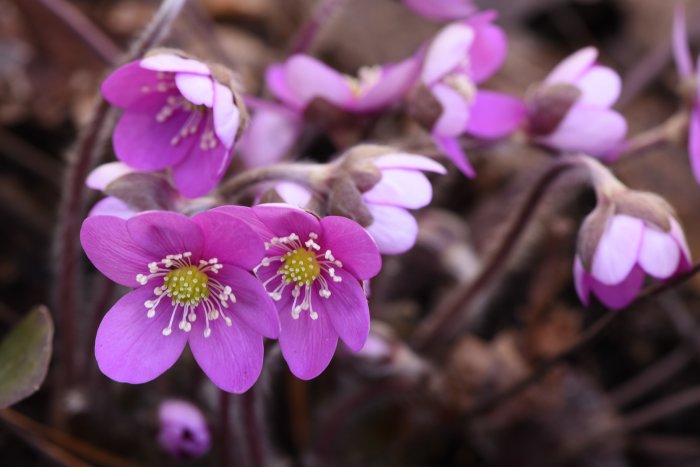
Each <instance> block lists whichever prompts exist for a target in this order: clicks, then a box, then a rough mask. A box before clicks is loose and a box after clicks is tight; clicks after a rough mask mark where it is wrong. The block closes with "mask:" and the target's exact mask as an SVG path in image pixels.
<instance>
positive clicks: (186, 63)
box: [139, 54, 211, 75]
mask: <svg viewBox="0 0 700 467" xmlns="http://www.w3.org/2000/svg"><path fill="white" fill-rule="evenodd" d="M139 63H140V65H141V67H143V68H145V69H147V70H153V71H166V72H171V73H195V74H200V75H210V74H211V72H210V71H209V67H208V66H206V65H205V64H204V63H202V62H200V61H197V60H192V59H189V58H182V57H178V56H177V55H171V54H158V55H151V56H149V57H146V58H144V59H142V60H141V62H139Z"/></svg>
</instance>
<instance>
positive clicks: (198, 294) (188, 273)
mask: <svg viewBox="0 0 700 467" xmlns="http://www.w3.org/2000/svg"><path fill="white" fill-rule="evenodd" d="M208 283H209V277H208V276H207V275H206V274H205V273H204V272H202V271H201V270H200V269H199V268H198V267H197V266H185V267H181V268H178V269H173V270H172V271H170V272H169V273H168V274H166V276H165V278H164V279H163V288H165V290H167V293H168V295H169V296H171V297H172V301H173V303H179V304H180V305H191V306H197V305H198V304H199V302H200V301H201V300H202V299H208V298H209V287H208Z"/></svg>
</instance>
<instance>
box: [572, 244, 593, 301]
mask: <svg viewBox="0 0 700 467" xmlns="http://www.w3.org/2000/svg"><path fill="white" fill-rule="evenodd" d="M574 286H575V287H576V293H577V294H578V298H580V299H581V302H582V303H583V304H584V305H586V306H588V303H589V295H590V293H591V289H590V287H589V285H588V273H587V272H586V271H585V269H583V263H581V258H579V257H578V255H577V256H576V258H575V259H574Z"/></svg>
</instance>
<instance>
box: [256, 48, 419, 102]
mask: <svg viewBox="0 0 700 467" xmlns="http://www.w3.org/2000/svg"><path fill="white" fill-rule="evenodd" d="M419 65H420V62H419V61H418V60H416V59H415V58H413V57H410V58H408V59H406V60H404V61H402V62H400V63H396V64H389V65H377V66H372V67H363V68H361V69H360V70H359V73H358V77H352V76H348V75H344V74H342V73H339V72H338V71H336V70H334V69H333V68H331V67H329V66H328V65H326V64H324V63H323V62H320V61H319V60H317V59H315V58H313V57H310V56H308V55H301V54H298V55H292V56H291V57H289V58H288V59H287V61H286V62H284V63H282V64H278V65H273V66H271V67H269V68H268V70H267V74H266V76H265V78H266V82H267V86H268V88H269V89H270V91H271V92H272V94H274V96H275V97H276V98H278V99H279V100H280V101H282V102H283V103H284V104H285V105H287V106H288V107H289V108H291V109H294V110H296V111H297V112H300V113H301V112H303V111H304V110H305V109H306V108H307V106H308V105H309V104H311V103H312V102H313V101H314V100H316V99H322V100H324V101H326V102H328V103H330V104H332V105H333V106H335V107H337V108H339V109H342V110H345V111H348V112H354V113H368V112H374V111H378V110H382V109H384V108H386V107H387V106H389V105H391V104H393V103H395V102H397V101H398V100H399V99H400V98H401V97H403V95H404V94H405V93H406V92H407V91H408V89H409V88H410V87H411V85H413V83H414V82H415V80H416V77H417V74H418V68H419Z"/></svg>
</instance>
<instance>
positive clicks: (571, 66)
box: [544, 47, 598, 84]
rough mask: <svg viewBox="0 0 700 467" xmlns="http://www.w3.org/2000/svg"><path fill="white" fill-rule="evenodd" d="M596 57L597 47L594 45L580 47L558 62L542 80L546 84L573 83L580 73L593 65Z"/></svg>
mask: <svg viewBox="0 0 700 467" xmlns="http://www.w3.org/2000/svg"><path fill="white" fill-rule="evenodd" d="M597 58H598V49H596V48H595V47H586V48H584V49H581V50H579V51H578V52H575V53H573V54H571V55H569V56H568V57H567V58H565V59H564V61H562V62H561V63H559V65H557V66H556V67H555V68H554V70H552V71H551V72H550V73H549V75H548V76H547V77H546V78H545V80H544V82H545V83H547V84H555V83H569V84H575V83H576V81H578V79H579V78H580V77H581V75H583V74H584V73H585V72H586V70H588V69H589V68H590V67H592V66H593V64H594V63H595V61H596V59H597Z"/></svg>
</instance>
